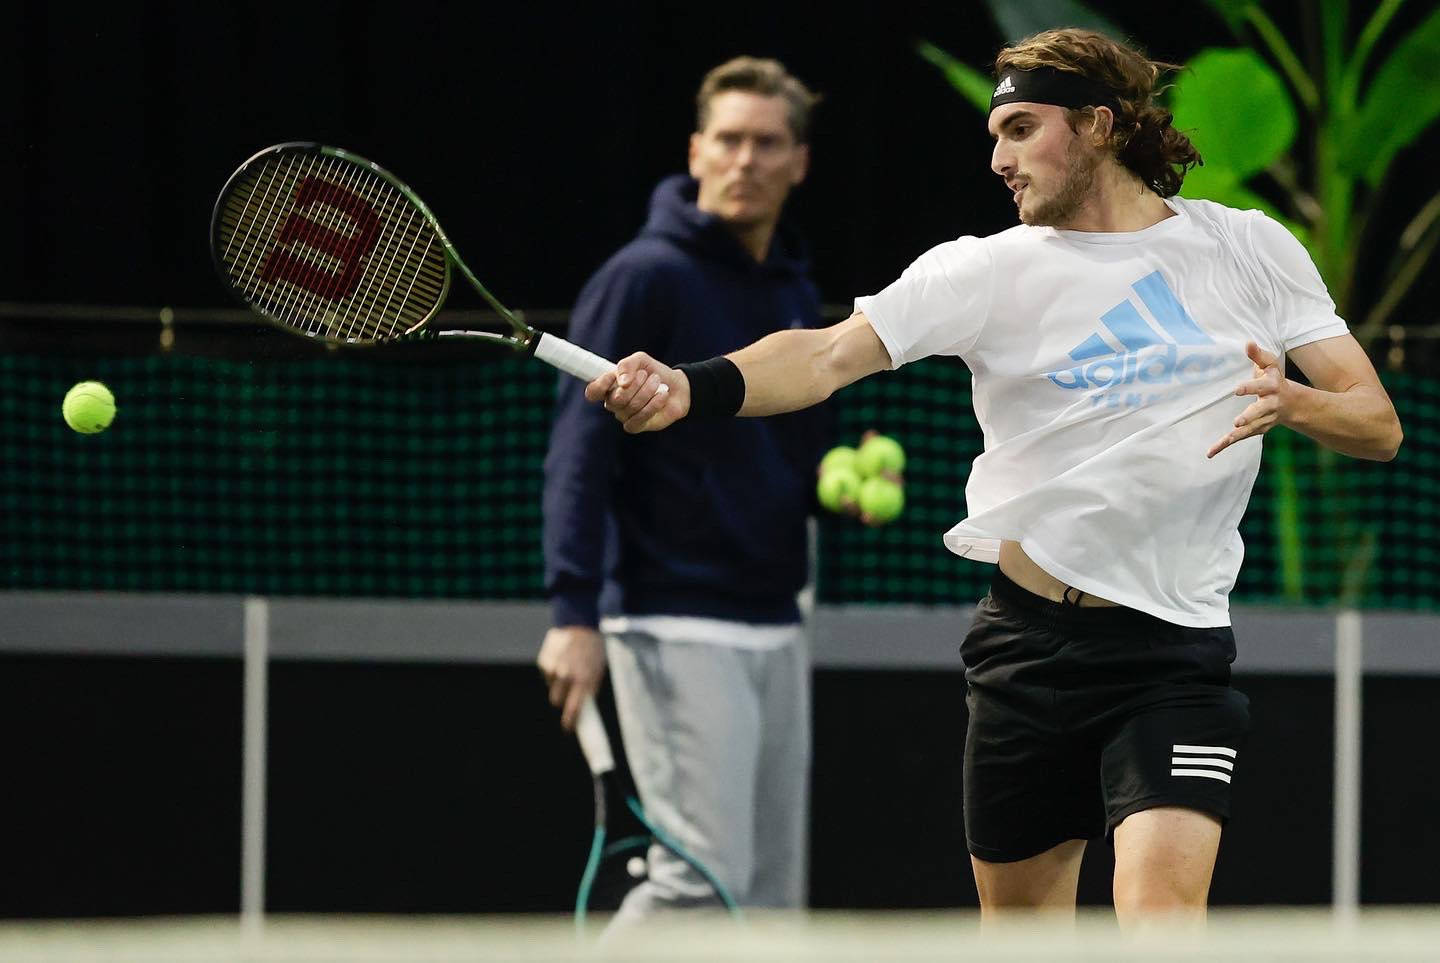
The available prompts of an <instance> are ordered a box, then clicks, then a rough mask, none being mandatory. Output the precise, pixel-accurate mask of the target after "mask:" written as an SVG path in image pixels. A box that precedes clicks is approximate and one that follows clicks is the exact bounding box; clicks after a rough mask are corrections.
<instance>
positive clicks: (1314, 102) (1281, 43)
mask: <svg viewBox="0 0 1440 963" xmlns="http://www.w3.org/2000/svg"><path fill="white" fill-rule="evenodd" d="M1245 19H1247V20H1249V21H1250V23H1251V24H1253V25H1254V27H1255V31H1256V32H1257V33H1259V34H1260V37H1261V39H1262V40H1264V41H1265V45H1266V46H1267V47H1269V48H1270V53H1272V54H1273V55H1274V56H1275V59H1276V60H1277V61H1279V63H1280V69H1282V70H1284V71H1285V76H1286V77H1288V78H1289V80H1290V86H1292V87H1294V88H1295V93H1296V94H1298V95H1299V96H1300V101H1301V103H1303V104H1304V105H1305V109H1306V110H1308V111H1310V113H1312V114H1313V113H1316V112H1318V111H1319V109H1320V92H1319V91H1318V90H1316V89H1315V82H1314V81H1313V80H1311V79H1310V75H1309V74H1307V73H1306V72H1305V67H1304V66H1303V65H1302V64H1301V63H1300V58H1298V57H1296V56H1295V51H1294V50H1292V49H1290V45H1289V44H1288V43H1286V42H1285V37H1284V35H1283V34H1281V33H1280V28H1279V27H1277V26H1275V21H1273V20H1271V19H1270V17H1269V16H1268V15H1267V14H1266V13H1265V11H1264V10H1261V9H1260V5H1259V4H1254V3H1252V4H1250V5H1249V6H1247V7H1246V8H1245Z"/></svg>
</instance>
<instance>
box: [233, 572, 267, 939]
mask: <svg viewBox="0 0 1440 963" xmlns="http://www.w3.org/2000/svg"><path fill="white" fill-rule="evenodd" d="M269 662H270V604H269V602H267V601H266V600H265V599H263V598H257V597H251V598H247V599H246V600H245V692H244V700H245V717H244V767H245V768H244V775H243V777H242V778H243V784H242V785H243V795H242V798H241V817H240V818H241V827H240V924H241V928H242V930H243V931H244V932H245V933H246V934H247V935H259V933H260V931H261V929H262V928H263V926H264V922H265V739H266V733H265V713H266V702H267V695H268V692H267V690H268V687H269Z"/></svg>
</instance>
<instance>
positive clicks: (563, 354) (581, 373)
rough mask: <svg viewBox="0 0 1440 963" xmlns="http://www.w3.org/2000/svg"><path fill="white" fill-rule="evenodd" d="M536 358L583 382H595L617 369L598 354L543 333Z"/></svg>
mask: <svg viewBox="0 0 1440 963" xmlns="http://www.w3.org/2000/svg"><path fill="white" fill-rule="evenodd" d="M535 357H537V358H539V359H540V360H541V361H543V362H545V363H546V364H548V365H552V366H553V367H556V368H559V369H560V370H561V371H563V372H565V373H566V374H569V375H574V376H575V377H577V378H579V379H580V380H581V381H594V380H595V379H596V378H598V377H600V376H601V375H602V374H604V373H605V372H607V371H609V370H610V369H611V368H614V367H615V365H613V364H611V363H610V362H609V361H606V360H605V359H604V358H602V357H600V356H599V355H598V354H595V353H594V352H591V351H586V350H585V349H584V348H582V347H580V346H579V345H574V344H571V343H570V342H569V341H566V340H565V339H564V338H557V337H555V335H553V334H546V333H544V332H543V331H542V332H540V334H539V337H538V338H537V339H536V343H535Z"/></svg>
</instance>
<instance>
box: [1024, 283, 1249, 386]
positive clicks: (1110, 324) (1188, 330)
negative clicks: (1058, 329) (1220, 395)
mask: <svg viewBox="0 0 1440 963" xmlns="http://www.w3.org/2000/svg"><path fill="white" fill-rule="evenodd" d="M1130 288H1131V290H1133V291H1134V292H1135V294H1136V295H1137V296H1138V297H1139V299H1140V303H1141V304H1143V305H1144V307H1145V309H1146V311H1148V312H1149V314H1150V317H1151V318H1153V319H1154V325H1152V324H1151V323H1150V322H1149V321H1147V320H1145V317H1144V316H1143V315H1142V314H1141V313H1140V310H1139V308H1137V307H1136V306H1135V302H1134V301H1133V300H1132V299H1130V298H1126V299H1125V300H1124V301H1121V302H1120V303H1119V304H1117V305H1115V306H1114V307H1113V308H1111V309H1110V310H1109V311H1106V312H1105V313H1104V314H1102V315H1101V316H1100V324H1101V326H1102V327H1100V328H1097V329H1096V331H1095V333H1094V334H1092V335H1090V337H1088V338H1086V339H1085V340H1084V341H1081V342H1080V343H1079V344H1077V345H1076V346H1075V347H1073V348H1071V349H1070V351H1069V355H1070V358H1071V359H1072V360H1073V361H1075V362H1076V364H1075V366H1074V367H1070V368H1062V369H1060V370H1059V371H1051V372H1048V373H1047V374H1046V377H1047V378H1049V379H1050V380H1051V381H1052V382H1054V383H1055V384H1056V385H1057V386H1059V387H1061V388H1065V389H1083V388H1110V387H1114V386H1117V385H1128V384H1138V385H1163V384H1169V383H1171V382H1180V383H1186V382H1190V381H1199V380H1202V379H1203V378H1204V377H1205V376H1206V374H1207V373H1208V372H1209V371H1210V369H1211V367H1213V366H1214V365H1215V364H1218V363H1220V362H1219V359H1218V358H1216V357H1215V356H1214V355H1213V354H1212V353H1210V352H1206V351H1192V352H1184V353H1182V352H1181V350H1180V349H1181V348H1184V347H1189V346H1199V345H1213V344H1214V343H1215V340H1214V339H1213V338H1211V337H1210V336H1209V335H1207V334H1206V333H1205V332H1204V331H1203V330H1201V328H1200V326H1199V325H1198V324H1196V323H1195V319H1194V318H1192V317H1190V313H1189V312H1188V311H1186V310H1185V306H1184V305H1183V304H1181V303H1180V299H1179V298H1178V297H1176V296H1175V292H1174V291H1172V290H1171V289H1170V285H1169V284H1168V283H1166V281H1165V278H1164V276H1163V275H1161V273H1160V272H1159V271H1154V272H1152V273H1150V274H1147V275H1146V276H1145V277H1143V278H1141V279H1140V280H1138V281H1136V282H1135V283H1134V284H1132V285H1130ZM1157 329H1158V330H1157ZM1156 345H1163V346H1164V350H1163V351H1146V349H1148V348H1152V347H1154V346H1156ZM1142 352H1143V354H1142Z"/></svg>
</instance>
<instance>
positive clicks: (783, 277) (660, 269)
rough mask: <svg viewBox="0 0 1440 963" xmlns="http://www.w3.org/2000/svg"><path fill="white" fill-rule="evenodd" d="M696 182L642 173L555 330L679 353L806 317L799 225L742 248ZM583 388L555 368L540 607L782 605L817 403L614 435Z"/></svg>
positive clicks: (810, 477) (615, 428) (623, 610)
mask: <svg viewBox="0 0 1440 963" xmlns="http://www.w3.org/2000/svg"><path fill="white" fill-rule="evenodd" d="M697 190H698V185H697V183H696V182H695V181H694V180H692V179H691V178H689V177H687V176H684V175H680V176H675V177H670V178H667V179H666V180H664V181H662V182H661V183H660V184H659V186H657V187H656V189H655V192H654V194H653V195H652V196H651V199H650V216H649V219H648V221H647V223H646V224H645V227H644V229H643V230H642V231H641V232H640V234H639V236H638V237H636V238H635V240H633V241H631V242H630V243H629V244H627V245H625V247H623V248H621V249H620V250H619V251H618V252H617V253H616V254H615V256H614V257H612V258H610V260H609V261H607V262H606V263H605V265H604V266H603V267H602V268H601V269H600V270H599V272H598V273H596V275H595V276H594V277H593V278H591V279H590V281H589V283H588V284H586V286H585V289H584V290H583V291H582V292H581V294H580V298H579V300H578V302H577V303H576V306H575V310H574V314H573V315H572V317H571V324H570V331H569V337H570V340H572V341H574V342H575V343H576V344H579V345H583V346H584V347H586V348H589V349H590V350H591V351H594V352H596V353H597V354H600V355H602V356H604V357H608V358H610V359H612V360H618V359H620V358H623V357H625V356H626V355H628V354H631V353H633V352H636V351H646V352H648V353H649V354H650V355H652V356H653V357H655V358H658V359H659V360H661V361H664V362H666V363H667V364H679V363H681V362H686V361H702V360H704V359H706V358H711V357H714V356H715V355H719V354H725V353H727V352H730V351H734V350H735V349H737V348H741V347H744V346H745V345H747V344H750V343H751V342H752V341H755V340H758V339H759V338H762V337H764V336H765V335H767V334H770V333H771V332H774V331H779V330H781V329H784V328H793V327H802V326H803V327H814V326H816V325H817V324H818V323H819V320H820V305H819V297H818V295H817V292H816V290H815V286H814V285H813V284H812V283H811V282H810V280H809V279H808V277H807V276H806V270H807V268H808V263H807V261H806V258H805V256H804V253H803V251H802V249H801V246H800V243H799V241H798V239H797V238H795V237H794V236H793V235H791V234H790V233H789V231H788V230H787V229H786V228H785V227H784V225H782V226H781V228H780V229H779V230H777V231H776V233H775V237H774V239H773V241H772V242H771V245H770V252H769V255H768V257H767V258H766V260H765V261H764V263H757V262H756V261H755V259H754V258H753V257H752V256H751V255H750V254H749V252H747V251H746V250H745V249H744V248H743V247H742V246H741V244H740V241H739V240H738V239H737V238H736V237H735V236H734V234H732V233H731V232H730V230H729V229H728V228H727V227H726V226H725V224H724V223H723V222H722V221H721V220H720V219H719V218H718V217H716V216H714V215H712V214H707V213H705V212H703V211H701V210H700V209H699V208H697V207H696V206H695V199H696V195H697ZM584 388H585V386H584V385H583V384H582V383H581V382H580V381H578V380H576V379H574V378H571V377H568V376H562V377H561V378H560V389H559V396H558V399H557V402H556V417H555V422H554V427H553V428H552V431H551V436H550V448H549V453H548V454H547V456H546V459H545V498H544V509H545V535H544V541H545V588H546V592H547V594H548V595H549V597H550V604H551V619H552V623H553V624H554V625H557V626H561V625H591V626H593V625H596V624H597V623H598V619H599V617H600V616H602V615H611V614H627V615H656V614H663V615H693V616H708V617H711V618H722V619H731V620H735V621H741V622H754V623H784V622H794V621H797V620H798V618H799V615H798V612H797V609H796V605H795V593H796V592H797V591H798V590H799V589H800V588H801V587H802V586H803V585H804V584H805V579H806V567H807V552H806V545H807V543H806V526H805V519H806V516H807V515H808V514H809V513H810V511H811V508H812V506H813V504H814V490H815V466H816V464H817V463H818V462H819V459H820V456H821V454H822V453H823V451H824V450H825V448H826V447H827V444H828V442H829V435H830V421H829V414H828V412H826V411H825V410H824V406H821V407H817V408H811V409H808V410H806V411H800V412H795V413H792V414H787V415H775V416H771V417H768V418H706V419H694V420H692V419H689V418H685V419H681V420H680V421H679V422H677V423H676V424H675V425H672V426H671V427H669V428H667V429H665V430H664V431H660V432H651V433H646V434H640V435H627V434H625V432H624V431H623V430H622V429H621V427H620V424H619V422H618V421H616V420H615V417H614V416H613V415H612V414H610V412H608V411H606V410H605V409H604V408H603V407H602V406H601V405H598V404H591V403H589V402H587V401H586V400H585V395H584Z"/></svg>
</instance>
